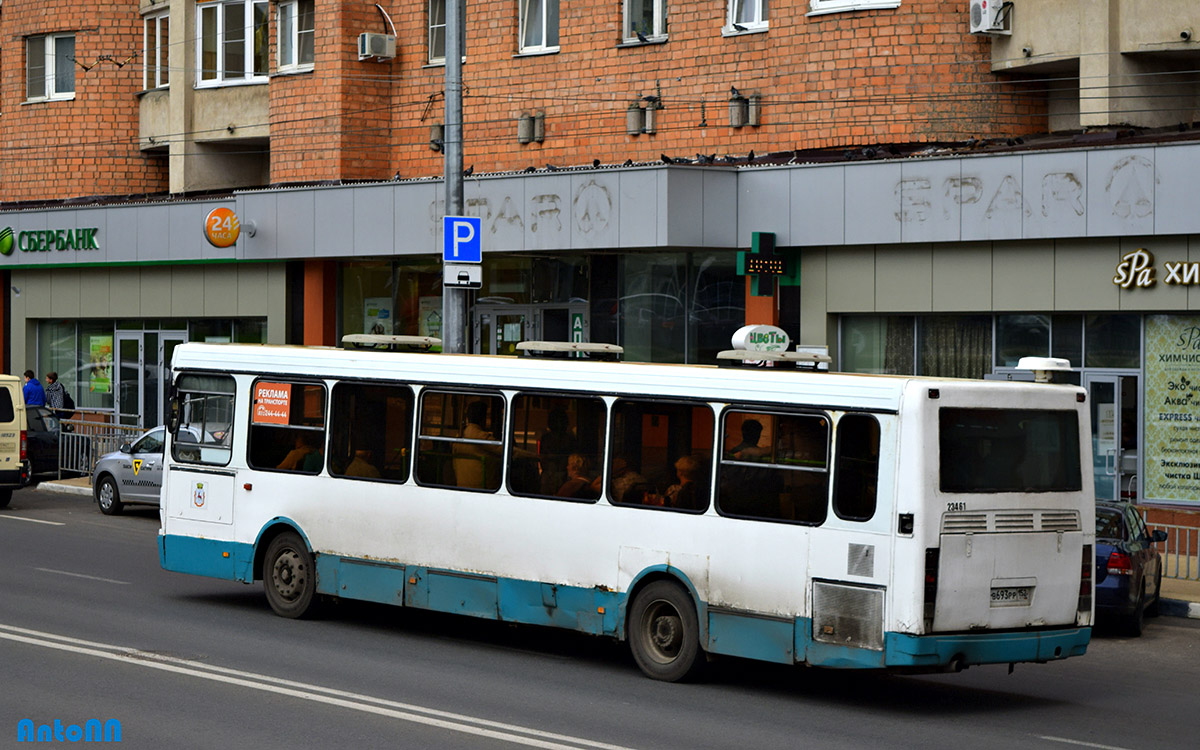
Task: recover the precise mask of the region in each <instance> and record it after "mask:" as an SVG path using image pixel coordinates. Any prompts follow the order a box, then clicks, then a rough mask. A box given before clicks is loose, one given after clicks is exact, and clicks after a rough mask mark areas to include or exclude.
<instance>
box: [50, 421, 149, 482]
mask: <svg viewBox="0 0 1200 750" xmlns="http://www.w3.org/2000/svg"><path fill="white" fill-rule="evenodd" d="M142 432H143V429H142V428H141V427H136V426H130V425H123V424H113V423H111V422H97V421H93V420H88V419H64V420H62V429H61V431H60V432H59V435H58V475H59V477H62V476H63V475H71V474H82V475H84V476H90V475H91V473H92V469H93V468H94V467H95V465H96V459H98V458H100V456H103V455H104V454H105V453H110V452H112V451H115V450H116V449H117V448H118V447H120V445H121V444H122V443H128V442H131V441H133V439H134V438H136V437H137V436H138V435H140V434H141V433H142Z"/></svg>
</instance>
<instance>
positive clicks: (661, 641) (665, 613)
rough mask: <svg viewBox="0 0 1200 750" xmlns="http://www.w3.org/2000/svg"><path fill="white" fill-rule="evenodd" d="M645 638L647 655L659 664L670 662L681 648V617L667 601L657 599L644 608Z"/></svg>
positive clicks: (677, 655) (675, 657)
mask: <svg viewBox="0 0 1200 750" xmlns="http://www.w3.org/2000/svg"><path fill="white" fill-rule="evenodd" d="M644 623H645V639H646V645H647V646H649V649H648V650H649V655H650V657H651V658H652V659H654V661H656V662H658V663H660V664H670V663H671V662H673V661H675V659H677V658H678V657H679V652H680V650H681V649H682V648H683V618H682V617H681V616H680V614H679V612H677V611H676V610H675V607H673V606H672V605H671V604H670V603H669V602H665V601H657V602H654V603H653V604H651V605H650V606H649V607H648V608H647V609H646V617H645V619H644Z"/></svg>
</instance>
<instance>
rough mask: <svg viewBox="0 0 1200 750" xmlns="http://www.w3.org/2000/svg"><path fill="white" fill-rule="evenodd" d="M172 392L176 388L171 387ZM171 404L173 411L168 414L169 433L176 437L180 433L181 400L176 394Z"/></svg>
mask: <svg viewBox="0 0 1200 750" xmlns="http://www.w3.org/2000/svg"><path fill="white" fill-rule="evenodd" d="M171 390H172V391H173V390H175V387H174V386H171ZM170 403H171V411H170V412H168V413H167V432H169V433H171V434H172V435H174V434H175V433H177V432H179V398H178V396H177V395H176V394H172V396H171V402H170Z"/></svg>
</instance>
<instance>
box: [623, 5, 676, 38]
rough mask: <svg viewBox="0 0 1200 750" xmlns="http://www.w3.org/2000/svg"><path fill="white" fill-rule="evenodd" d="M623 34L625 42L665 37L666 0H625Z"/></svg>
mask: <svg viewBox="0 0 1200 750" xmlns="http://www.w3.org/2000/svg"><path fill="white" fill-rule="evenodd" d="M624 34H625V41H627V42H633V41H639V40H641V38H642V37H646V38H647V39H661V38H663V37H666V35H667V1H666V0H625V31H624ZM639 35H640V36H639Z"/></svg>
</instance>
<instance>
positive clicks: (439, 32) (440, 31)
mask: <svg viewBox="0 0 1200 750" xmlns="http://www.w3.org/2000/svg"><path fill="white" fill-rule="evenodd" d="M466 12H467V9H466V6H465V5H464V3H463V0H458V17H459V18H460V19H465V18H466ZM459 31H460V32H461V33H460V34H459V38H458V51H459V52H461V53H462V55H463V59H464V60H465V59H466V52H467V32H466V24H465V23H464V24H462V26H461V28H459ZM429 62H430V63H432V64H435V65H441V64H444V63H445V62H446V0H429Z"/></svg>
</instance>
